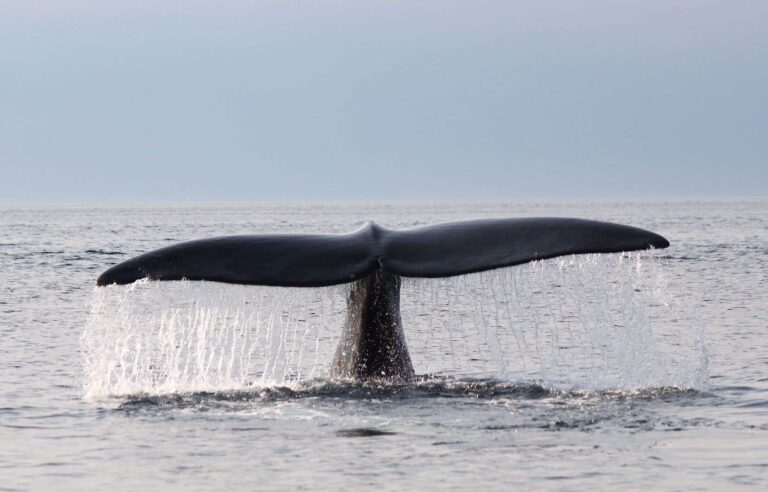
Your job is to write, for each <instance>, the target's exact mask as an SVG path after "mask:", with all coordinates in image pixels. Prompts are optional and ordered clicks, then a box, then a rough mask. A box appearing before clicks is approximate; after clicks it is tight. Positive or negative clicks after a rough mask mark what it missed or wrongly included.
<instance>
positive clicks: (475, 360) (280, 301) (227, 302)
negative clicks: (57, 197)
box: [81, 253, 707, 399]
mask: <svg viewBox="0 0 768 492" xmlns="http://www.w3.org/2000/svg"><path fill="white" fill-rule="evenodd" d="M662 263H663V262H662V260H661V259H660V258H659V257H657V256H653V254H648V253H646V254H645V255H643V254H623V255H587V256H583V255H582V256H573V257H565V258H560V259H556V260H547V261H542V262H535V263H531V264H528V265H524V266H521V267H514V268H507V269H501V270H494V271H489V272H482V273H478V274H472V275H466V276H461V277H453V278H444V279H404V282H403V287H402V296H401V307H402V309H401V310H402V314H403V326H404V330H405V333H406V337H407V341H408V346H409V349H410V352H411V357H412V359H413V362H414V366H415V369H416V372H417V373H418V374H426V375H432V376H435V377H441V378H443V377H455V378H488V377H493V378H496V379H497V380H501V381H510V382H535V383H537V384H542V385H545V386H547V387H553V388H561V389H636V388H645V387H667V386H676V387H681V388H697V389H698V388H702V387H703V385H704V384H705V381H706V370H707V362H706V349H705V345H704V337H703V329H702V325H701V323H700V322H698V320H697V318H696V317H695V314H694V313H691V310H690V309H687V308H685V307H683V306H681V305H680V303H679V302H677V301H676V300H675V298H674V297H673V296H672V295H671V294H670V292H669V290H668V288H667V285H666V282H665V278H664V275H663V272H664V268H663V264H662ZM347 294H348V286H336V287H325V288H313V289H307V288H284V287H262V286H240V285H229V284H219V283H212V282H186V281H182V282H147V281H139V282H136V283H134V284H132V285H129V286H111V287H106V288H98V289H96V290H95V292H94V296H93V300H92V305H91V313H90V316H89V320H88V322H87V324H86V327H85V329H84V331H83V334H82V337H81V343H82V350H83V356H84V391H85V394H86V397H87V398H92V399H93V398H95V399H98V398H104V397H108V396H113V395H133V394H170V393H185V392H202V391H227V390H238V389H248V388H264V387H275V386H291V385H296V384H299V383H302V382H306V381H308V380H312V379H314V378H323V377H326V376H327V371H328V366H329V364H330V361H331V358H332V355H333V351H334V349H335V346H336V343H337V342H338V337H339V335H340V333H341V328H342V326H343V323H344V317H345V312H346V296H347Z"/></svg>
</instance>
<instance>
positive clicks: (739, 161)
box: [0, 0, 768, 203]
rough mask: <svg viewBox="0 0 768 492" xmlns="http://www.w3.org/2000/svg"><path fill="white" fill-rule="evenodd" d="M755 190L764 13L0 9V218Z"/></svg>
mask: <svg viewBox="0 0 768 492" xmlns="http://www.w3.org/2000/svg"><path fill="white" fill-rule="evenodd" d="M690 195H698V196H713V195H721V196H722V195H728V196H734V195H752V196H755V195H760V196H766V195H768V2H766V1H764V0H759V1H752V2H750V1H738V0H735V1H723V0H718V1H705V0H702V1H675V0H662V1H651V0H642V1H635V2H630V1H619V0H612V1H585V0H578V1H573V0H568V1H540V0H537V1H531V2H519V1H508V0H505V1H478V0H471V1H468V0H465V1H461V2H453V1H447V0H441V1H420V0H407V1H384V0H378V1H366V0H349V1H306V2H298V1H290V0H281V1H277V0H274V1H261V2H260V1H256V0H252V1H247V2H246V1H242V2H235V1H221V0H218V1H206V2H203V1H194V0H184V1H162V0H155V1H151V2H150V1H132V2H117V1H114V2H110V1H96V0H94V1H90V2H86V1H75V0H72V1H67V0H50V1H47V2H43V1H34V0H23V1H19V0H0V202H2V203H14V202H104V201H110V202H125V201H219V200H222V201H243V200H252V201H262V200H275V199H278V200H400V199H409V200H418V199H467V200H471V199H509V200H514V199H520V198H558V197H560V198H573V197H617V196H690Z"/></svg>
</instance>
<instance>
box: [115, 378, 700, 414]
mask: <svg viewBox="0 0 768 492" xmlns="http://www.w3.org/2000/svg"><path fill="white" fill-rule="evenodd" d="M707 396H711V395H709V394H707V393H702V392H699V391H696V390H692V389H679V388H671V387H663V388H648V389H643V390H633V391H594V390H588V391H566V390H558V389H552V388H546V387H544V386H543V385H541V384H538V383H510V382H503V381H498V380H492V379H483V380H478V379H455V378H435V377H429V378H427V377H423V378H419V379H417V380H415V381H412V382H408V383H402V382H385V381H364V382H361V381H340V380H329V379H316V380H311V381H306V382H301V383H297V384H296V385H294V386H291V387H288V386H270V387H261V388H253V389H246V390H229V391H216V392H207V391H201V392H192V393H173V394H163V395H148V394H136V395H124V396H122V397H113V400H114V401H117V402H119V404H118V406H117V410H120V411H132V410H141V409H163V408H165V409H180V408H200V409H210V408H213V407H222V408H223V407H232V406H233V405H239V404H246V405H247V404H257V405H258V404H269V403H274V402H281V401H290V400H301V399H325V400H360V401H368V400H370V401H390V402H396V401H401V400H413V399H420V398H421V399H433V400H447V399H457V400H458V399H470V400H488V401H493V400H522V401H525V400H529V401H535V400H543V399H552V400H555V399H556V400H559V401H561V402H566V403H567V402H576V403H581V402H584V401H589V400H601V401H606V402H615V403H624V402H626V401H627V400H632V401H634V402H638V403H639V402H665V403H676V404H681V405H686V404H694V403H695V402H697V401H698V400H701V399H702V398H706V397H707ZM547 425H548V426H549V424H547ZM576 425H578V426H581V425H583V423H579V424H576Z"/></svg>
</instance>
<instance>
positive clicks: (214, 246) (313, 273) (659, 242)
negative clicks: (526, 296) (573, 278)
mask: <svg viewBox="0 0 768 492" xmlns="http://www.w3.org/2000/svg"><path fill="white" fill-rule="evenodd" d="M667 246H669V242H668V241H667V240H666V239H664V238H663V237H661V236H659V235H658V234H655V233H653V232H649V231H646V230H643V229H638V228H636V227H630V226H625V225H618V224H611V223H608V222H597V221H593V220H583V219H566V218H532V219H490V220H477V221H468V222H453V223H448V224H439V225H434V226H427V227H419V228H416V229H410V230H404V231H393V230H389V229H385V228H383V227H380V226H378V225H376V224H374V223H372V222H369V223H367V224H366V225H364V226H363V227H361V228H360V229H358V230H357V231H355V232H353V233H351V234H346V235H336V236H334V235H310V234H303V235H274V234H271V235H266V234H265V235H254V236H230V237H218V238H212V239H200V240H197V241H189V242H186V243H180V244H175V245H173V246H168V247H165V248H161V249H158V250H155V251H150V252H149V253H144V254H143V255H139V256H137V257H135V258H131V259H130V260H127V261H124V262H122V263H120V264H119V265H115V266H113V267H112V268H110V269H109V270H107V271H106V272H104V273H103V274H101V276H100V277H99V278H98V280H97V284H98V285H110V284H128V283H132V282H134V281H136V280H139V279H142V278H149V279H152V280H182V279H187V280H210V281H215V282H228V283H235V284H258V285H272V286H285V287H321V286H326V285H335V284H343V283H350V282H353V285H352V288H351V289H350V290H349V294H348V296H347V319H346V323H345V325H344V329H343V332H342V336H341V339H340V341H339V345H338V348H337V349H336V355H335V356H334V360H333V362H332V364H331V370H330V375H331V376H333V377H342V378H345V377H349V378H355V379H372V378H382V379H399V380H407V379H409V378H410V377H411V376H412V375H413V365H412V363H411V358H410V354H409V353H408V348H407V345H406V340H405V334H404V333H403V328H402V322H401V318H400V277H401V276H405V277H450V276H454V275H462V274H467V273H473V272H480V271H483V270H490V269H493V268H501V267H507V266H512V265H519V264H522V263H527V262H530V261H534V260H542V259H546V258H553V257H556V256H563V255H571V254H580V253H615V252H621V251H634V250H641V249H649V248H666V247H667Z"/></svg>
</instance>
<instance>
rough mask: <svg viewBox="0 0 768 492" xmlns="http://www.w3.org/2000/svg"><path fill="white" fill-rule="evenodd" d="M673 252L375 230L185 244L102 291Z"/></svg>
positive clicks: (559, 235) (115, 271)
mask: <svg viewBox="0 0 768 492" xmlns="http://www.w3.org/2000/svg"><path fill="white" fill-rule="evenodd" d="M667 246H669V242H668V241H667V240H666V239H664V238H663V237H661V236H660V235H658V234H655V233H653V232H649V231H646V230H643V229H638V228H636V227H630V226H625V225H619V224H611V223H608V222H598V221H593V220H583V219H567V218H525V219H490V220H476V221H467V222H452V223H447V224H438V225H433V226H426V227H419V228H415V229H410V230H402V231H396V230H389V229H385V228H383V227H381V226H378V225H376V224H374V223H372V222H369V223H367V224H365V225H364V226H363V227H361V228H360V229H358V230H357V231H355V232H353V233H351V234H346V235H309V234H291V235H287V234H273V235H269V234H265V235H250V236H229V237H217V238H211V239H200V240H196V241H189V242H184V243H180V244H175V245H172V246H168V247H165V248H161V249H158V250H155V251H150V252H148V253H144V254H142V255H139V256H137V257H135V258H132V259H129V260H127V261H124V262H122V263H120V264H118V265H115V266H114V267H112V268H110V269H109V270H107V271H105V272H104V273H103V274H102V275H101V276H99V278H98V280H97V284H98V285H109V284H114V283H116V284H128V283H132V282H134V281H136V280H139V279H142V278H149V279H152V280H182V279H187V280H210V281H214V282H227V283H235V284H253V285H272V286H285V287H321V286H327V285H335V284H342V283H348V282H353V281H355V280H359V279H362V278H365V277H367V276H368V275H370V274H371V273H373V272H374V271H375V270H377V269H381V270H384V271H386V272H389V273H393V274H395V275H400V276H404V277H429V278H434V277H451V276H454V275H463V274H467V273H474V272H479V271H483V270H491V269H494V268H502V267H507V266H513V265H519V264H522V263H527V262H530V261H535V260H542V259H547V258H553V257H556V256H563V255H571V254H582V253H616V252H622V251H634V250H642V249H649V248H665V247H667Z"/></svg>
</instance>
